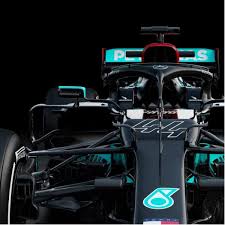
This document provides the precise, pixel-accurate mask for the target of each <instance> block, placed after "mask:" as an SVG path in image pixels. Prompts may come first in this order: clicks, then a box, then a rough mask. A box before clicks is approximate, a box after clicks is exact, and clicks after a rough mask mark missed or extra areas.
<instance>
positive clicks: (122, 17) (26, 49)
mask: <svg viewBox="0 0 225 225" xmlns="http://www.w3.org/2000/svg"><path fill="white" fill-rule="evenodd" d="M166 2H167V1H165V2H162V1H160V2H156V1H136V2H135V3H132V2H131V1H130V2H127V3H126V4H123V5H121V2H116V1H114V2H108V1H107V4H106V3H105V4H106V5H104V3H102V5H101V6H97V5H95V4H93V5H90V3H88V2H86V1H85V2H83V3H84V5H85V6H83V7H82V6H80V4H79V5H78V3H77V5H73V6H71V5H67V6H65V5H64V6H62V5H51V6H48V7H47V6H46V5H43V6H27V5H26V6H24V7H23V6H21V5H20V6H19V7H17V6H10V7H8V8H7V9H5V15H4V18H3V20H2V22H3V28H2V30H1V36H2V40H4V41H2V42H1V46H2V48H1V49H2V50H1V55H2V63H1V88H0V96H1V109H0V110H1V114H0V127H4V128H9V129H13V130H16V131H21V130H25V129H26V128H27V113H28V109H29V108H30V107H31V106H32V105H33V104H37V103H40V102H43V101H44V97H45V94H46V92H47V90H48V89H49V88H50V87H54V86H57V85H59V84H61V85H64V84H67V85H84V86H86V87H94V88H95V89H97V90H98V91H100V92H101V78H100V65H101V64H100V63H101V48H102V47H142V46H144V44H146V43H147V40H146V38H143V37H140V36H139V29H140V26H141V25H150V26H152V25H170V26H180V27H181V30H182V35H181V36H180V37H179V39H178V38H177V37H176V38H175V39H174V40H172V43H174V44H176V45H177V46H178V47H208V48H214V47H218V48H220V50H221V57H222V62H223V52H224V51H223V49H224V6H223V1H210V2H209V1H179V3H178V2H177V3H176V2H175V1H173V4H172V5H171V3H167V4H166ZM79 3H80V2H79ZM197 3H198V5H196V4H197ZM168 41H170V39H169V40H168ZM221 68H222V69H223V65H222V64H221ZM218 91H223V81H222V82H221V85H220V90H218Z"/></svg>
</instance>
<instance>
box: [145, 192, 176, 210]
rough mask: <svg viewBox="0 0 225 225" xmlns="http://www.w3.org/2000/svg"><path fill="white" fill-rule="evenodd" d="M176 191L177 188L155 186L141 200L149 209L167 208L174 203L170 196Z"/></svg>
mask: <svg viewBox="0 0 225 225" xmlns="http://www.w3.org/2000/svg"><path fill="white" fill-rule="evenodd" d="M177 191H179V188H156V189H155V190H154V191H153V192H152V193H150V194H149V195H148V196H147V197H146V198H145V199H144V200H143V205H144V206H145V207H147V208H149V209H167V208H169V207H171V206H172V205H173V204H174V200H173V198H171V196H172V195H173V194H175V193H176V192H177Z"/></svg>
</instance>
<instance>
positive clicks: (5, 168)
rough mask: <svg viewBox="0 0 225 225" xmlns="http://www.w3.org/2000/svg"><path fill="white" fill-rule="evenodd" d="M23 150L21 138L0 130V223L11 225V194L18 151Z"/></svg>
mask: <svg viewBox="0 0 225 225" xmlns="http://www.w3.org/2000/svg"><path fill="white" fill-rule="evenodd" d="M20 148H21V141H20V138H19V136H18V135H17V134H16V133H14V132H13V131H10V130H6V129H0V223H10V208H11V193H12V186H13V180H14V172H15V168H16V155H15V153H16V151H17V150H18V149H20Z"/></svg>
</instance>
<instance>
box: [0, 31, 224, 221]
mask: <svg viewBox="0 0 225 225" xmlns="http://www.w3.org/2000/svg"><path fill="white" fill-rule="evenodd" d="M141 31H142V34H145V35H155V36H156V39H157V42H156V43H150V44H148V45H146V46H145V47H144V48H143V49H142V48H138V49H137V48H130V49H129V48H120V49H103V50H102V79H103V83H104V94H103V95H106V96H99V94H98V93H97V92H96V91H95V90H93V89H91V88H85V87H81V86H59V87H58V88H55V89H54V88H53V89H51V90H49V92H48V94H47V97H46V102H45V104H38V105H35V106H33V107H32V108H31V110H30V118H29V121H30V130H29V134H30V140H26V138H21V137H19V136H18V135H17V134H15V133H14V132H12V131H9V130H5V129H0V222H1V223H125V224H129V223H146V224H148V223H149V224H151V223H159V224H165V223H166V224H179V223H181V224H186V223H224V141H223V139H224V125H223V121H224V99H223V96H220V98H219V99H218V98H217V99H215V98H214V93H213V92H212V91H211V90H212V86H213V85H214V86H215V85H216V82H217V81H218V78H219V75H220V74H219V63H218V62H219V59H218V49H206V48H193V49H191V48H176V47H175V46H174V45H172V44H169V43H165V42H164V37H165V35H171V34H173V35H174V34H178V33H179V32H180V29H179V28H178V27H142V29H141Z"/></svg>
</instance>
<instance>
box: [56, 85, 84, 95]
mask: <svg viewBox="0 0 225 225" xmlns="http://www.w3.org/2000/svg"><path fill="white" fill-rule="evenodd" d="M58 88H59V89H74V90H76V89H78V90H82V91H83V92H84V97H85V98H86V96H87V91H86V88H85V87H82V86H58Z"/></svg>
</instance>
